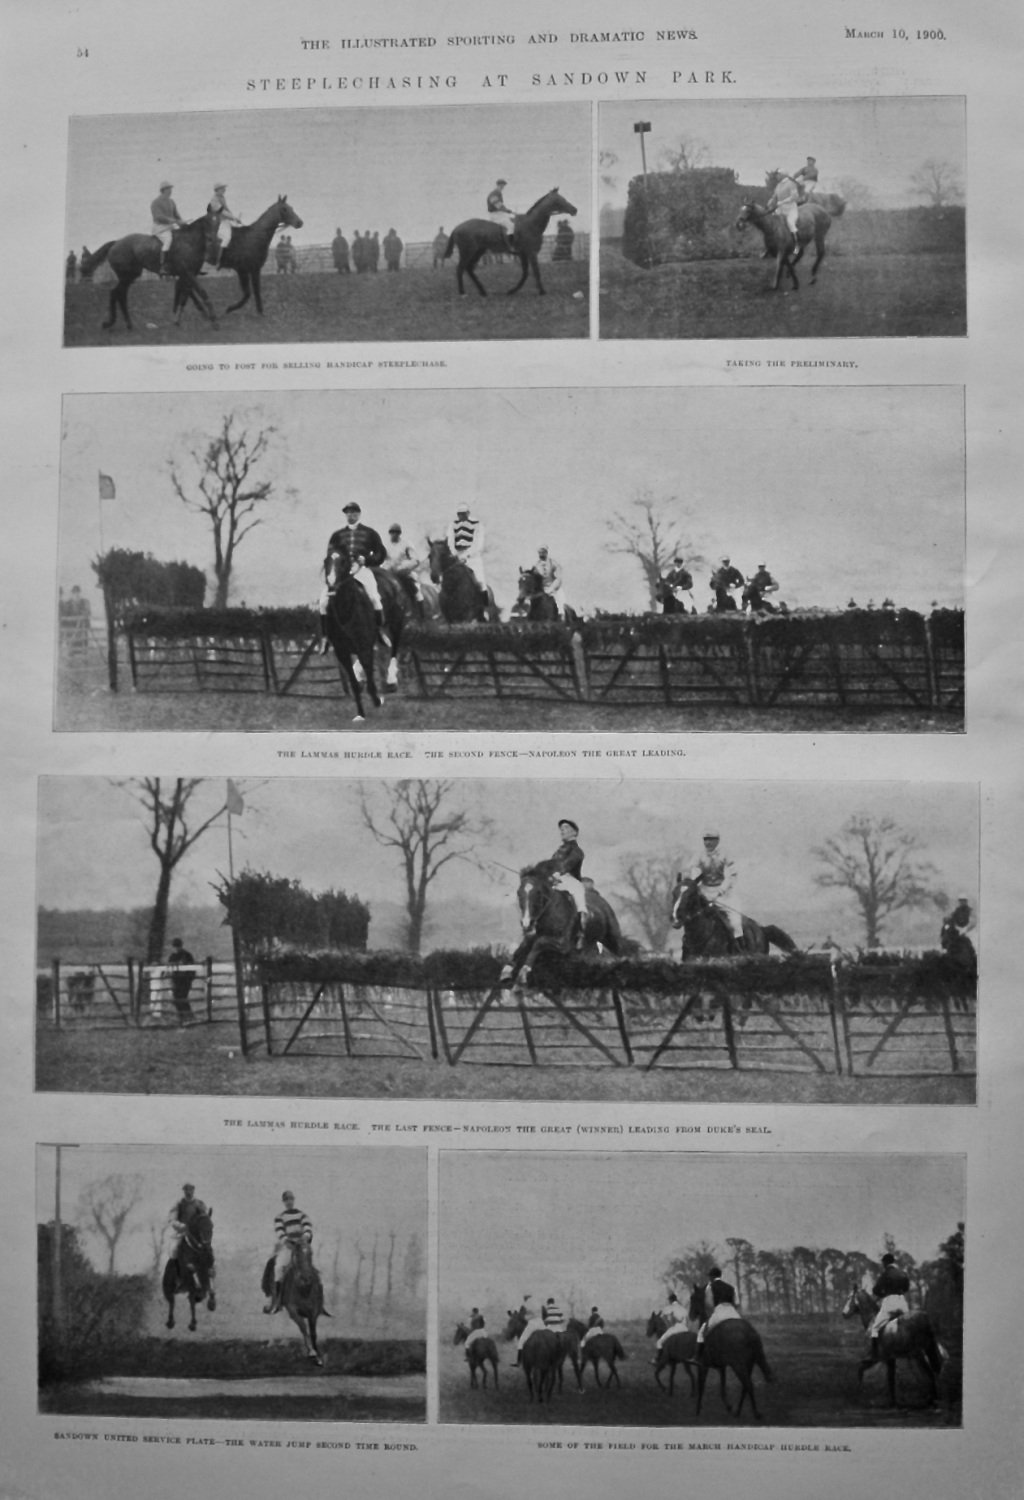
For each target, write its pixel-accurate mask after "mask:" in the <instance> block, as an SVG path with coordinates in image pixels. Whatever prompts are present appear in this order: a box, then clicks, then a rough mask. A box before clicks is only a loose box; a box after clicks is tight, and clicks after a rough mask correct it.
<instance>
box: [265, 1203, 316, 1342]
mask: <svg viewBox="0 0 1024 1500" xmlns="http://www.w3.org/2000/svg"><path fill="white" fill-rule="evenodd" d="M281 1202H282V1203H283V1204H284V1207H283V1208H282V1209H281V1211H280V1213H279V1214H278V1215H277V1217H276V1218H275V1220H274V1238H275V1244H274V1293H273V1296H272V1297H271V1299H270V1301H269V1302H268V1303H267V1305H266V1307H264V1309H263V1311H264V1312H265V1313H276V1312H280V1310H281V1292H282V1288H283V1284H284V1276H285V1272H286V1271H287V1270H288V1267H289V1266H290V1265H291V1263H292V1254H293V1252H294V1250H295V1246H296V1245H299V1244H306V1245H310V1244H312V1242H313V1223H312V1220H311V1219H309V1218H308V1217H307V1215H306V1214H304V1213H303V1212H302V1209H301V1208H296V1207H295V1194H294V1193H293V1192H290V1191H288V1190H287V1189H286V1190H285V1191H284V1192H283V1193H282V1194H281Z"/></svg>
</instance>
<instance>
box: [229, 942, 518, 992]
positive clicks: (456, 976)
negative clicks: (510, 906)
mask: <svg viewBox="0 0 1024 1500" xmlns="http://www.w3.org/2000/svg"><path fill="white" fill-rule="evenodd" d="M504 962H505V960H504V958H503V957H502V956H501V955H500V954H496V953H492V952H491V950H490V949H489V948H469V949H458V948H451V949H437V950H436V951H435V952H433V953H428V954H426V955H420V954H416V953H398V952H382V951H381V952H373V953H336V952H331V953H328V952H311V951H308V950H307V951H303V950H301V949H298V948H293V949H290V950H288V951H287V952H278V953H271V954H266V955H261V956H260V958H259V961H258V963H257V973H258V976H259V978H260V979H261V980H265V981H266V982H267V983H271V984H272V983H275V982H289V981H290V982H296V983H305V984H332V983H343V984H369V985H377V986H386V985H394V986H395V987H396V988H399V989H403V988H404V989H428V988H438V989H476V988H484V989H486V988H489V987H490V986H491V985H492V984H496V983H497V981H498V978H499V976H500V974H501V969H502V965H503V963H504Z"/></svg>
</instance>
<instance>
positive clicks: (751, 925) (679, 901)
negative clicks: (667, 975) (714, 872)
mask: <svg viewBox="0 0 1024 1500" xmlns="http://www.w3.org/2000/svg"><path fill="white" fill-rule="evenodd" d="M671 911H672V926H673V927H675V928H677V929H678V928H680V927H681V928H682V930H683V947H682V953H681V955H680V957H681V958H683V959H684V960H685V959H689V958H726V957H729V956H730V955H733V954H738V953H749V954H757V953H768V952H769V951H770V950H771V949H772V948H778V949H780V950H781V951H782V952H783V953H795V952H796V943H795V942H794V941H793V939H792V938H791V937H790V935H789V933H788V932H784V931H783V929H782V928H781V927H775V926H772V925H771V924H767V925H765V926H763V927H762V926H761V924H760V923H759V922H755V921H754V920H753V918H752V917H743V918H742V922H743V942H742V944H740V943H739V942H738V941H737V939H736V938H735V937H733V934H732V929H731V927H730V926H729V921H728V918H727V917H726V916H725V913H724V912H721V911H718V910H717V908H716V907H715V905H714V903H713V902H711V901H709V900H708V899H707V897H706V896H705V895H704V892H703V891H702V890H701V884H700V881H699V880H683V879H682V878H680V879H679V880H677V882H676V885H675V887H674V889H673V891H672V907H671Z"/></svg>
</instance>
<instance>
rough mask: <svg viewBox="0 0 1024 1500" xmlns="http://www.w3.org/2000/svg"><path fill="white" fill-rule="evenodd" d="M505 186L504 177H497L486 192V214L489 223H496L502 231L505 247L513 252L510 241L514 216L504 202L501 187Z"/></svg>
mask: <svg viewBox="0 0 1024 1500" xmlns="http://www.w3.org/2000/svg"><path fill="white" fill-rule="evenodd" d="M507 187H508V183H507V182H506V181H505V179H504V177H499V178H498V180H497V182H496V183H495V184H494V186H493V187H492V188H491V191H490V192H489V193H488V194H487V216H488V218H489V219H490V220H491V223H492V224H497V225H498V228H499V229H500V230H501V231H502V234H503V235H504V238H505V247H506V249H508V250H510V251H512V252H514V251H515V246H514V244H513V243H512V239H513V235H514V234H515V227H516V216H515V214H514V213H513V212H512V210H511V209H510V208H509V207H508V205H507V204H506V202H505V196H504V193H503V191H502V189H503V188H507Z"/></svg>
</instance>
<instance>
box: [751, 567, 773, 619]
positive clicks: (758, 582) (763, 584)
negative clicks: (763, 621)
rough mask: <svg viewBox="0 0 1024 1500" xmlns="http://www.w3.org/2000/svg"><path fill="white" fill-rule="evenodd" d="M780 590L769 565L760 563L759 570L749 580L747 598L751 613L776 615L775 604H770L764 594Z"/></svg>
mask: <svg viewBox="0 0 1024 1500" xmlns="http://www.w3.org/2000/svg"><path fill="white" fill-rule="evenodd" d="M778 591H779V585H778V583H777V581H776V580H775V579H774V578H773V577H772V575H771V574H770V573H769V571H768V568H767V565H766V564H765V563H763V562H761V563H758V565H757V572H756V573H755V574H754V576H753V578H751V579H749V580H748V582H747V590H746V598H747V606H748V608H749V610H750V613H751V614H752V615H761V614H769V615H774V614H775V613H776V609H775V605H774V604H769V602H768V600H767V599H766V598H765V597H764V596H765V594H777V593H778Z"/></svg>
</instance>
